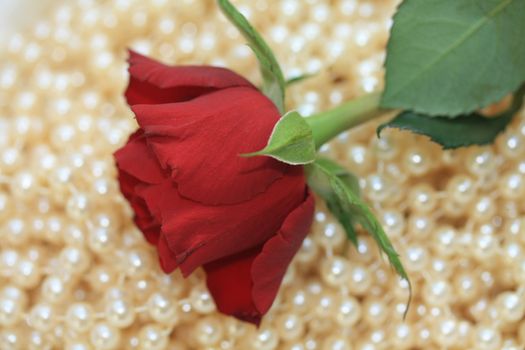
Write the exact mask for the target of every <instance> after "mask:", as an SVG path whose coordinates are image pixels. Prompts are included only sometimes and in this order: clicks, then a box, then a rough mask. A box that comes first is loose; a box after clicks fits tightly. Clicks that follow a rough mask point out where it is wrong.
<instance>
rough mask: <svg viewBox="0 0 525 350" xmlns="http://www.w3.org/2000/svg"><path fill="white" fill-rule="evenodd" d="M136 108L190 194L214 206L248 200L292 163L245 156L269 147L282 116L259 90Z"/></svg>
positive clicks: (181, 186) (167, 164)
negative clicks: (268, 143) (244, 156)
mask: <svg viewBox="0 0 525 350" xmlns="http://www.w3.org/2000/svg"><path fill="white" fill-rule="evenodd" d="M132 109H133V112H134V113H135V115H136V116H137V120H138V122H139V124H140V126H141V128H142V129H143V130H144V132H145V135H146V140H147V142H148V144H149V145H150V146H151V149H152V150H153V151H154V153H155V154H156V155H157V157H158V159H159V162H160V163H161V165H162V166H163V167H165V168H166V167H168V168H170V169H171V172H172V177H173V178H174V180H175V181H176V182H177V184H178V188H179V192H180V193H181V195H183V196H184V197H187V198H190V199H192V200H195V201H199V202H201V203H205V204H211V205H218V204H233V203H239V202H243V201H246V200H248V199H250V198H252V197H254V196H255V195H257V194H259V193H262V192H264V191H265V190H266V189H267V188H268V186H270V185H271V184H272V183H273V182H274V181H275V180H277V179H278V178H280V177H282V176H283V173H284V172H285V171H286V169H288V168H289V166H287V165H286V164H284V163H282V162H279V161H277V160H274V159H272V158H269V157H251V158H243V157H240V156H239V155H240V154H242V153H248V152H253V151H257V150H260V149H262V148H263V147H264V146H266V143H267V142H268V138H269V137H270V134H271V133H272V130H273V127H274V126H275V124H276V123H277V121H278V120H279V113H278V111H277V109H276V108H275V106H274V104H273V103H272V102H271V101H270V100H269V99H268V98H266V97H265V96H264V95H262V94H261V93H259V92H258V91H256V90H253V89H250V88H230V89H226V90H220V91H217V92H214V93H211V94H208V95H205V96H201V97H198V98H196V99H193V100H191V101H188V102H182V103H174V104H162V105H135V106H133V107H132Z"/></svg>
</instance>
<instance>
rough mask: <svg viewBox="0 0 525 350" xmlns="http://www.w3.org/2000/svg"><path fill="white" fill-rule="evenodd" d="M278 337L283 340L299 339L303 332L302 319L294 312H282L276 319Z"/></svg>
mask: <svg viewBox="0 0 525 350" xmlns="http://www.w3.org/2000/svg"><path fill="white" fill-rule="evenodd" d="M276 326H277V332H278V334H279V337H280V338H281V339H283V340H285V341H292V340H296V339H299V338H300V337H301V336H302V335H303V332H304V324H303V321H302V319H301V318H300V317H299V316H298V315H296V314H292V313H289V314H283V315H281V316H280V317H279V318H278V319H277V320H276Z"/></svg>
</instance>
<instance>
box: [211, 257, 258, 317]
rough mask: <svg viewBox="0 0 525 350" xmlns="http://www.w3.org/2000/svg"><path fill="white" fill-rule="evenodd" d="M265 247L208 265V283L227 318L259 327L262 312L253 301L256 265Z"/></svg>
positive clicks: (219, 308) (218, 307)
mask: <svg viewBox="0 0 525 350" xmlns="http://www.w3.org/2000/svg"><path fill="white" fill-rule="evenodd" d="M260 249H261V247H257V248H255V249H251V250H249V251H245V252H242V253H240V254H237V255H233V256H229V257H227V258H224V259H221V260H218V261H214V262H212V263H210V264H207V265H205V266H204V269H205V270H206V283H207V285H208V289H209V290H210V293H211V295H212V296H213V299H214V300H215V304H216V305H217V309H218V310H219V311H220V312H222V313H223V314H226V315H231V316H234V317H236V318H238V319H240V320H242V321H247V322H251V323H253V324H255V325H259V323H260V322H261V317H262V315H261V313H260V312H259V310H257V308H256V307H255V304H254V303H253V299H252V287H253V283H252V278H251V268H252V263H253V260H254V259H255V257H256V256H257V254H259V251H260Z"/></svg>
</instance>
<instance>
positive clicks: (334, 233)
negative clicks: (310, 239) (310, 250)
mask: <svg viewBox="0 0 525 350" xmlns="http://www.w3.org/2000/svg"><path fill="white" fill-rule="evenodd" d="M314 239H315V240H316V241H317V242H318V243H319V244H321V245H322V246H324V247H327V248H329V249H335V248H337V247H339V246H341V244H343V242H345V241H346V239H347V238H346V235H345V233H344V232H343V229H342V227H341V226H340V225H338V224H335V223H327V224H326V225H324V229H323V230H318V231H316V235H315V236H314Z"/></svg>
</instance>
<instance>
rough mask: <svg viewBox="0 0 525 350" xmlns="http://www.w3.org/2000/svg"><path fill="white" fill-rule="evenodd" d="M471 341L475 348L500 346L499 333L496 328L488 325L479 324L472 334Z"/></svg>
mask: <svg viewBox="0 0 525 350" xmlns="http://www.w3.org/2000/svg"><path fill="white" fill-rule="evenodd" d="M473 337H474V339H473V342H474V344H475V346H476V349H480V350H496V349H500V346H501V334H500V333H499V331H498V330H497V329H494V328H492V327H489V326H485V325H479V326H477V327H476V330H475V331H474V334H473Z"/></svg>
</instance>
